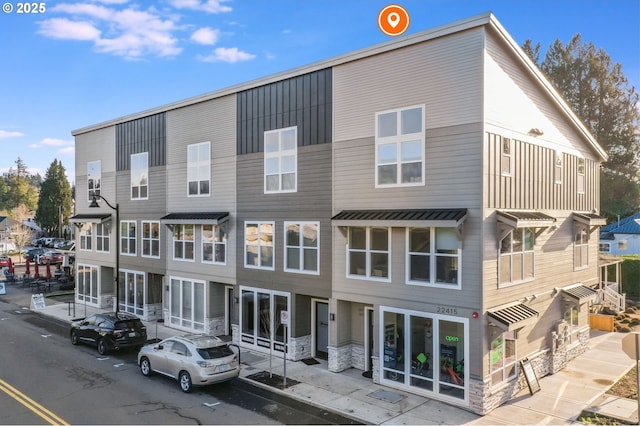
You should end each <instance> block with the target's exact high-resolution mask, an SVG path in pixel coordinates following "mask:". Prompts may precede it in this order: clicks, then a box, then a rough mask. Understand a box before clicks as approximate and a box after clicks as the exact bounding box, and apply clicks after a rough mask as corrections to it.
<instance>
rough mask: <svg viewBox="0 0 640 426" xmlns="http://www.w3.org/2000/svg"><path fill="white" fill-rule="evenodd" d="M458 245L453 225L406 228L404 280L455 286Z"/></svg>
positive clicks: (457, 270) (457, 280) (457, 283)
mask: <svg viewBox="0 0 640 426" xmlns="http://www.w3.org/2000/svg"><path fill="white" fill-rule="evenodd" d="M459 246H460V243H459V242H458V235H457V232H456V229H454V228H407V278H406V279H407V283H409V284H417V285H444V286H448V287H450V286H454V287H457V286H459V285H460V270H459V264H460V256H461V250H460V249H459Z"/></svg>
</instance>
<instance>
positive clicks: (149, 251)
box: [142, 221, 160, 257]
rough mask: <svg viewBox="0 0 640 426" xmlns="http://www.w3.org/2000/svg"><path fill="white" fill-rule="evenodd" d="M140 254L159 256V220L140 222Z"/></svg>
mask: <svg viewBox="0 0 640 426" xmlns="http://www.w3.org/2000/svg"><path fill="white" fill-rule="evenodd" d="M142 256H143V257H160V222H157V221H143V222H142Z"/></svg>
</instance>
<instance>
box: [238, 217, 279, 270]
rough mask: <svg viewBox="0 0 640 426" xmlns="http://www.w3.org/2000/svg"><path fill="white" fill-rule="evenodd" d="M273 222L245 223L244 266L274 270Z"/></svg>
mask: <svg viewBox="0 0 640 426" xmlns="http://www.w3.org/2000/svg"><path fill="white" fill-rule="evenodd" d="M274 227H275V225H274V223H273V222H246V223H245V225H244V253H245V256H244V266H245V267H246V268H260V269H269V270H274V269H275V267H274V261H273V251H274V246H275V244H274V241H273V229H274Z"/></svg>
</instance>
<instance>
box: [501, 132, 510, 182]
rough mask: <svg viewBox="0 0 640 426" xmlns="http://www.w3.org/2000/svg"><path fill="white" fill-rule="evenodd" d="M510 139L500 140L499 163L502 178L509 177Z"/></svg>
mask: <svg viewBox="0 0 640 426" xmlns="http://www.w3.org/2000/svg"><path fill="white" fill-rule="evenodd" d="M511 145H512V142H511V139H509V138H502V155H501V158H502V160H501V161H502V162H501V168H502V176H511V159H512V156H511V149H512V148H511Z"/></svg>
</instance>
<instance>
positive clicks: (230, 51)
mask: <svg viewBox="0 0 640 426" xmlns="http://www.w3.org/2000/svg"><path fill="white" fill-rule="evenodd" d="M255 57H256V55H253V54H251V53H247V52H243V51H241V50H238V48H237V47H230V48H226V47H218V48H217V49H215V50H214V51H213V53H212V54H211V55H207V56H203V55H198V56H197V59H198V60H199V61H202V62H228V63H230V64H234V63H236V62H242V61H249V60H251V59H253V58H255Z"/></svg>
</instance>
